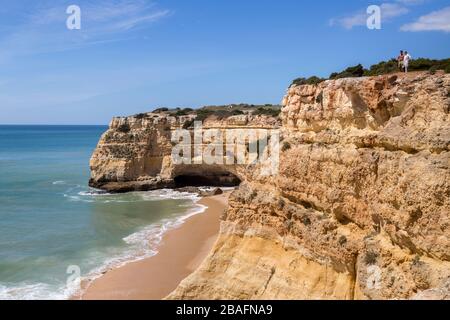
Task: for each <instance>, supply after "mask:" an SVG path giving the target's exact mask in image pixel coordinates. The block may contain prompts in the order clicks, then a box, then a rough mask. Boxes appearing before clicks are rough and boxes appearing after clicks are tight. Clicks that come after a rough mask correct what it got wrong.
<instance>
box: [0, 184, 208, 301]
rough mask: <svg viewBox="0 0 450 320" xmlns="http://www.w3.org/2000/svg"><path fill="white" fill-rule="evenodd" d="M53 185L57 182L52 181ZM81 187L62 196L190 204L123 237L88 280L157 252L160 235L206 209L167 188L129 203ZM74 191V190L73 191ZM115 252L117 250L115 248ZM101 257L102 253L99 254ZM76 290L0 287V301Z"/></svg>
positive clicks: (137, 195) (137, 194)
mask: <svg viewBox="0 0 450 320" xmlns="http://www.w3.org/2000/svg"><path fill="white" fill-rule="evenodd" d="M55 182H57V181H55ZM80 188H82V186H75V187H72V188H70V189H69V190H67V191H66V193H65V194H64V197H66V198H68V199H69V201H84V202H103V203H105V202H135V201H161V200H165V199H175V200H177V199H180V200H190V201H191V204H183V205H180V207H182V208H183V209H182V210H185V208H188V210H185V213H184V214H182V215H181V216H177V217H174V218H168V219H164V220H162V221H159V222H156V223H153V224H151V225H148V226H146V227H143V228H141V229H140V230H138V231H137V232H134V233H132V234H130V235H129V236H127V237H124V238H123V241H124V242H125V243H126V244H127V247H126V248H125V249H123V250H120V252H114V253H113V254H112V256H110V257H109V258H107V259H105V260H104V261H103V262H102V263H100V265H99V266H98V267H96V268H94V269H93V270H91V271H90V272H88V273H87V275H85V276H84V277H83V279H84V280H88V281H92V280H94V279H96V278H98V277H100V276H101V275H102V274H104V273H105V272H106V271H108V270H110V269H112V268H117V267H120V266H123V265H125V264H127V263H130V262H134V261H138V260H142V259H145V258H148V257H151V256H154V255H156V254H157V253H158V247H159V245H160V243H161V241H162V239H163V237H164V234H165V233H167V232H168V231H170V230H173V229H175V228H178V227H180V226H181V225H182V224H183V223H184V222H185V221H186V220H187V219H189V218H190V217H192V216H194V215H197V214H201V213H203V212H204V211H205V210H206V209H207V207H206V206H204V205H200V204H198V203H197V201H198V200H200V199H201V198H200V197H199V196H198V195H197V194H193V193H188V192H178V191H175V190H171V189H162V190H156V191H149V192H134V193H132V194H128V196H130V199H129V200H124V199H125V198H126V197H127V196H124V195H120V194H109V193H105V192H103V191H99V190H95V189H89V190H88V191H86V190H85V191H79V190H80ZM77 189H78V190H77ZM118 250H119V249H118ZM101 254H102V253H98V252H91V254H90V255H89V257H87V258H86V259H92V260H91V261H94V262H96V260H97V259H98V257H99V255H101ZM103 254H104V252H103ZM78 290H79V288H78V287H71V288H68V287H66V286H65V285H59V286H58V285H49V284H45V283H22V284H14V285H9V284H6V285H5V284H0V300H12V299H19V300H43V299H49V300H64V299H69V298H70V297H73V296H74V295H75V294H76V293H78V292H77V291H78Z"/></svg>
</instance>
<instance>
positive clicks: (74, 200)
mask: <svg viewBox="0 0 450 320" xmlns="http://www.w3.org/2000/svg"><path fill="white" fill-rule="evenodd" d="M106 129H107V127H106V126H0V299H67V298H69V297H70V296H71V295H73V294H74V293H75V292H76V290H77V285H76V282H71V281H68V279H70V277H71V275H72V272H73V270H74V269H73V268H74V267H73V266H75V270H80V271H81V275H82V277H83V278H95V277H98V276H99V275H101V274H102V272H104V271H106V270H107V269H109V268H111V267H114V266H118V265H121V264H123V263H125V262H129V261H131V260H137V259H142V258H145V257H149V256H152V255H154V254H156V253H157V246H158V243H159V242H160V241H161V237H162V235H163V234H164V233H165V232H166V231H167V230H170V229H171V228H175V227H177V226H179V225H180V224H182V223H183V221H184V220H185V219H186V218H188V217H189V216H192V215H194V214H197V213H200V212H203V211H204V209H205V208H204V207H203V206H201V205H199V204H197V203H196V202H197V201H198V200H199V198H198V197H197V196H196V195H194V194H189V193H179V192H176V191H173V190H158V191H151V192H134V193H129V194H115V195H113V194H105V193H103V192H100V191H99V190H94V189H91V188H89V187H88V184H87V183H88V179H89V158H90V156H91V154H92V152H93V150H94V148H95V146H96V144H97V142H98V140H99V138H100V136H101V134H102V133H103V132H104V131H106Z"/></svg>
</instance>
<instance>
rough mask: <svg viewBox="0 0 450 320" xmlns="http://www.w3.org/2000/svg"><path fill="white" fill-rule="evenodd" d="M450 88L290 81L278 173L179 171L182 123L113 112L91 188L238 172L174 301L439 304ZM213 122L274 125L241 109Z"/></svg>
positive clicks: (435, 78)
mask: <svg viewBox="0 0 450 320" xmlns="http://www.w3.org/2000/svg"><path fill="white" fill-rule="evenodd" d="M449 92H450V75H448V74H447V75H444V74H440V73H436V74H435V75H431V74H429V73H416V74H410V75H408V76H405V75H387V76H379V77H369V78H349V79H339V80H329V81H325V82H322V83H320V84H318V85H300V86H292V87H290V88H289V89H288V92H287V95H286V96H285V98H284V100H283V105H284V107H283V109H282V114H281V116H280V118H281V121H282V124H281V131H282V142H281V145H282V152H281V156H280V168H279V173H278V175H277V176H275V177H261V176H260V175H258V174H257V172H258V166H252V167H248V168H242V167H236V166H233V167H224V166H219V167H217V166H200V167H195V168H194V167H192V166H173V165H172V164H171V161H170V149H171V143H170V137H171V132H172V130H174V128H177V127H180V126H183V123H184V122H185V121H187V120H186V119H183V118H182V117H181V118H180V117H170V116H167V115H158V114H148V115H146V116H145V117H129V118H117V119H114V120H113V122H112V123H111V126H110V129H109V130H108V132H106V133H105V134H104V135H103V137H102V139H101V141H100V143H99V146H98V148H97V150H96V151H95V153H94V155H93V157H92V160H91V168H92V179H91V185H92V186H96V187H101V188H104V189H107V190H112V191H127V190H140V189H143V190H147V189H152V188H158V187H162V186H171V185H173V184H174V181H175V179H176V177H177V176H180V175H183V174H188V175H192V174H195V173H196V172H197V173H202V174H204V175H205V176H211V177H215V176H219V177H227V174H232V175H233V176H234V177H237V178H239V180H240V181H242V183H241V184H240V187H239V188H238V189H237V190H236V191H234V192H233V194H232V195H231V198H230V203H229V208H228V210H227V211H226V212H225V213H224V216H223V221H222V222H221V232H220V236H219V239H218V241H217V243H216V244H215V247H214V249H213V250H212V252H211V253H210V255H209V256H208V258H207V259H206V260H205V261H204V262H203V264H202V265H201V266H200V268H199V269H198V270H197V271H196V272H195V273H194V274H192V275H191V276H190V277H188V278H187V279H185V280H184V281H183V282H182V283H181V284H180V286H179V287H178V288H177V289H176V290H175V291H174V292H173V293H172V294H171V295H170V296H169V297H168V298H169V299H410V298H411V299H423V298H432V299H445V298H448V297H449V296H450V93H449ZM208 121H209V122H208ZM208 123H209V124H208ZM208 126H209V127H220V128H222V129H227V128H233V127H245V126H252V127H253V126H254V127H264V128H270V127H275V126H278V122H277V121H276V120H274V119H273V118H264V119H263V118H260V117H256V118H255V117H254V116H251V115H246V116H238V117H237V118H231V119H229V120H226V121H223V120H222V121H218V122H217V121H214V120H213V119H212V120H211V119H210V120H207V121H206V122H205V127H208ZM211 180H216V179H215V178H213V179H211ZM225 180H226V178H225Z"/></svg>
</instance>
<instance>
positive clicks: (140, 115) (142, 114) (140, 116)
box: [135, 113, 147, 119]
mask: <svg viewBox="0 0 450 320" xmlns="http://www.w3.org/2000/svg"><path fill="white" fill-rule="evenodd" d="M146 117H147V114H146V113H138V114H137V115H135V118H136V119H144V118H146Z"/></svg>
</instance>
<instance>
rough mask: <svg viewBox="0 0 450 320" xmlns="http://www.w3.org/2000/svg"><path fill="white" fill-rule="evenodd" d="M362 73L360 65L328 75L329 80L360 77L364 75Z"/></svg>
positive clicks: (362, 68)
mask: <svg viewBox="0 0 450 320" xmlns="http://www.w3.org/2000/svg"><path fill="white" fill-rule="evenodd" d="M364 71H365V70H364V67H363V66H362V64H358V65H356V66H353V67H349V68H347V69H345V70H344V71H341V72H333V73H332V74H331V75H330V79H341V78H356V77H362V76H363V75H364Z"/></svg>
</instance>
